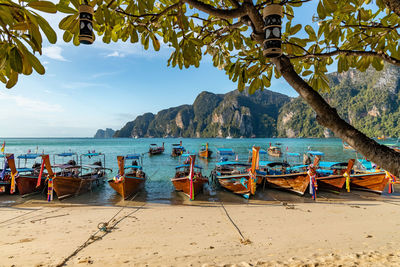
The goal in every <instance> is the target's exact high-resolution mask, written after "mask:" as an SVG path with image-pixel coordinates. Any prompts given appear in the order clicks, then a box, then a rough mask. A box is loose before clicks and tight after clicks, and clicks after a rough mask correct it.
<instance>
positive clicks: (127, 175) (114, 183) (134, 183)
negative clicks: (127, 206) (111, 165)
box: [108, 154, 146, 199]
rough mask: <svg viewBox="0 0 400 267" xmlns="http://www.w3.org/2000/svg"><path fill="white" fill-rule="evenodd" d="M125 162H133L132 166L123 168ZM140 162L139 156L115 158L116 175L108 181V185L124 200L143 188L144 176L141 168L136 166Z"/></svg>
mask: <svg viewBox="0 0 400 267" xmlns="http://www.w3.org/2000/svg"><path fill="white" fill-rule="evenodd" d="M125 160H133V162H132V165H129V166H125ZM140 160H141V157H140V155H139V154H130V155H126V156H125V157H124V156H118V157H117V161H118V168H119V171H118V175H117V176H116V177H114V178H113V179H110V180H108V184H109V185H110V186H111V188H112V189H114V190H115V191H116V192H117V193H118V194H120V195H121V196H122V197H123V198H124V199H127V198H129V197H131V196H133V195H134V194H135V193H136V192H138V191H139V190H141V189H142V188H143V187H144V184H145V182H146V174H145V173H144V172H143V170H142V166H140V165H138V161H140ZM141 165H143V164H141ZM126 170H128V171H126Z"/></svg>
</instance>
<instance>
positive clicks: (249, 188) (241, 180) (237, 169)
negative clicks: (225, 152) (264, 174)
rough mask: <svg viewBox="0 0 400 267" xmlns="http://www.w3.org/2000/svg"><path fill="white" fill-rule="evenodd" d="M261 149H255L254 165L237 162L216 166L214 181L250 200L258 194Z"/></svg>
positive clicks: (222, 163)
mask: <svg viewBox="0 0 400 267" xmlns="http://www.w3.org/2000/svg"><path fill="white" fill-rule="evenodd" d="M259 150H260V147H253V155H252V164H251V165H249V164H246V163H239V162H236V161H222V162H219V163H217V164H216V167H215V169H214V171H213V176H215V177H214V179H215V180H216V181H217V182H218V183H219V185H220V186H221V187H223V188H225V189H228V190H229V191H232V192H233V193H235V194H239V195H242V196H243V197H244V198H249V197H250V195H254V194H255V192H256V186H257V184H258V183H259V182H258V181H259V179H262V178H261V177H260V175H259V174H258V163H259V153H258V152H259Z"/></svg>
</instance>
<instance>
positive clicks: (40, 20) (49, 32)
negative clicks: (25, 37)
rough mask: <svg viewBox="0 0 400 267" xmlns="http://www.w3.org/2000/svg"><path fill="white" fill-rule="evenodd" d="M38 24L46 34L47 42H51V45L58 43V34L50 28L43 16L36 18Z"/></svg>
mask: <svg viewBox="0 0 400 267" xmlns="http://www.w3.org/2000/svg"><path fill="white" fill-rule="evenodd" d="M36 19H37V22H38V24H39V26H40V28H41V29H42V31H43V32H44V34H45V35H46V37H47V40H49V42H50V43H51V44H55V43H56V42H57V34H56V32H55V31H54V30H53V29H52V28H51V27H50V24H49V23H48V22H47V21H46V20H45V19H44V18H42V17H41V16H39V15H37V16H36Z"/></svg>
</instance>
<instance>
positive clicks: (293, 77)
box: [272, 55, 400, 177]
mask: <svg viewBox="0 0 400 267" xmlns="http://www.w3.org/2000/svg"><path fill="white" fill-rule="evenodd" d="M272 62H273V63H274V64H275V66H276V67H277V70H278V71H279V72H280V73H281V74H282V76H283V77H284V78H285V80H286V81H287V82H288V83H289V84H290V85H291V86H292V87H293V88H294V89H295V90H296V91H297V92H298V93H299V95H300V96H301V97H302V98H303V99H304V100H305V101H306V102H307V103H308V104H309V105H310V106H311V108H312V109H313V110H314V111H315V112H316V113H317V121H318V123H319V124H321V125H322V126H324V127H326V128H329V129H330V130H331V131H332V132H333V133H334V134H335V135H336V136H337V137H339V138H341V139H343V140H344V141H345V142H347V143H348V144H349V145H351V146H352V147H353V148H354V149H356V150H357V151H358V152H360V153H361V154H363V155H364V156H366V157H367V159H368V160H371V161H373V162H374V163H376V164H378V165H379V166H380V167H382V168H384V169H385V170H387V171H389V172H391V173H392V174H394V175H395V176H397V177H399V176H400V153H398V152H396V151H394V150H393V149H390V148H389V147H387V146H384V145H381V144H379V143H377V142H376V141H374V140H373V139H371V138H369V137H367V136H366V135H365V134H363V133H362V132H360V131H359V130H357V129H356V128H354V127H353V126H351V125H350V124H349V123H347V122H346V121H344V120H343V119H341V118H340V117H339V115H338V113H337V112H336V109H334V108H332V107H331V106H330V105H329V104H328V103H327V102H326V101H325V100H324V99H323V98H322V96H321V95H320V94H319V93H318V92H316V91H315V90H314V89H313V88H312V87H311V86H309V85H308V84H307V83H306V82H305V81H304V80H303V79H302V78H301V77H300V76H299V75H298V74H297V73H296V71H295V70H294V68H293V65H292V63H291V62H290V60H289V58H288V57H287V56H285V55H282V56H281V57H278V58H274V59H272Z"/></svg>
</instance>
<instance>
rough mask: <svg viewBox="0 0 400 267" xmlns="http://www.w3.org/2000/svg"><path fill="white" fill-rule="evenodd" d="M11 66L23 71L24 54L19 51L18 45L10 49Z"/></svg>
mask: <svg viewBox="0 0 400 267" xmlns="http://www.w3.org/2000/svg"><path fill="white" fill-rule="evenodd" d="M9 60H10V67H11V68H12V69H13V70H14V71H15V72H17V73H22V68H23V65H22V56H21V53H20V52H19V50H18V48H17V47H15V46H14V47H13V48H11V50H10V57H9Z"/></svg>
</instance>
